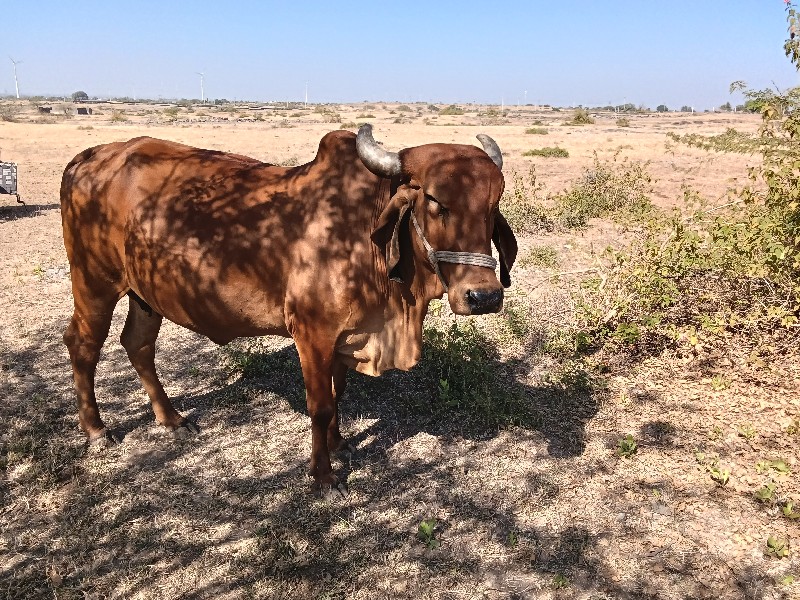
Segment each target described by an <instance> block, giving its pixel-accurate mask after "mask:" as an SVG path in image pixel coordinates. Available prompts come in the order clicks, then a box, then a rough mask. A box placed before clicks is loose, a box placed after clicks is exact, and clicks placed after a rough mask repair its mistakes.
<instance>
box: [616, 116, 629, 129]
mask: <svg viewBox="0 0 800 600" xmlns="http://www.w3.org/2000/svg"><path fill="white" fill-rule="evenodd" d="M630 126H631V121H630V119H626V118H625V117H622V118H621V119H617V127H630Z"/></svg>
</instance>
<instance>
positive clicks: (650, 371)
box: [0, 104, 800, 599]
mask: <svg viewBox="0 0 800 600" xmlns="http://www.w3.org/2000/svg"><path fill="white" fill-rule="evenodd" d="M0 108H1V107H0ZM397 109H398V106H397V105H372V106H364V105H354V106H340V107H335V108H334V109H333V110H335V111H336V112H337V113H338V114H339V117H340V118H341V121H342V122H344V123H345V124H348V125H349V124H351V123H360V122H364V121H370V122H372V123H373V124H374V125H375V136H376V138H377V139H379V140H381V141H383V142H384V143H385V145H386V147H387V148H389V149H392V150H396V149H399V148H401V147H405V146H411V145H417V144H422V143H428V142H457V143H470V144H471V143H477V142H476V140H475V135H476V134H477V133H480V132H484V133H488V134H489V135H491V136H492V137H494V139H495V140H496V141H497V142H498V143H499V145H500V146H501V148H502V149H503V152H504V155H505V164H506V166H505V171H506V172H507V173H510V172H511V171H517V172H520V173H525V172H527V171H528V169H529V168H530V166H531V165H535V167H536V172H537V174H538V177H539V180H540V181H541V182H542V183H544V184H545V186H546V189H547V190H548V191H550V192H555V191H558V190H560V189H563V188H564V187H566V186H567V185H569V183H570V182H571V181H575V180H576V179H577V178H578V177H580V176H581V174H582V173H583V171H584V169H586V168H588V167H590V166H591V164H592V160H593V156H594V155H595V154H597V156H598V157H600V158H601V159H608V158H611V157H613V156H614V154H615V153H616V152H619V153H620V156H621V157H628V158H630V159H632V160H636V161H642V162H646V163H648V167H647V169H648V171H649V172H650V173H651V175H653V177H654V182H653V195H652V197H653V200H654V202H656V203H657V204H659V205H661V206H679V205H680V203H681V199H682V196H683V189H684V186H689V187H691V188H692V189H694V190H696V191H698V192H700V193H701V194H702V195H703V196H705V197H706V198H708V199H709V200H710V201H712V202H714V203H722V202H724V199H725V196H726V193H727V191H728V190H729V189H730V188H731V187H732V186H734V185H736V183H737V181H738V182H739V183H741V182H742V181H743V180H744V179H745V177H746V168H747V166H748V164H751V163H752V162H753V160H754V159H752V158H751V157H746V156H735V155H714V154H707V153H704V152H701V151H699V150H692V149H688V148H685V147H674V145H672V146H671V145H669V144H667V137H666V133H667V132H675V133H679V134H683V133H689V132H693V133H704V134H716V133H722V132H724V131H725V130H726V129H727V128H729V127H736V128H737V129H740V130H744V131H755V130H756V128H757V127H758V124H759V121H758V117H755V116H751V115H727V114H713V115H711V114H696V115H687V114H674V113H673V114H665V115H641V116H640V115H634V116H630V117H629V119H630V121H631V126H630V127H619V126H618V125H617V124H616V118H617V117H616V116H615V115H612V114H600V115H597V117H596V124H594V125H590V126H584V127H565V126H563V125H562V123H563V122H564V121H565V120H567V119H568V118H569V117H570V114H569V113H567V112H562V113H556V112H551V111H537V110H535V109H534V108H531V107H521V108H520V107H511V109H510V114H509V115H507V116H506V117H502V118H500V117H497V116H491V115H490V116H486V115H480V114H476V113H475V112H474V110H473V111H471V110H470V109H469V107H468V109H467V114H465V115H455V116H436V115H435V113H433V112H431V111H429V110H428V109H427V107H426V106H425V105H411V111H410V112H407V111H403V110H400V111H398V110H397ZM115 110H123V111H124V115H122V114H120V113H117V116H116V119H117V120H116V121H115V120H113V118H114V114H115V113H114V112H113V111H115ZM94 112H95V114H94V115H92V116H80V117H74V118H69V119H65V118H61V117H50V116H40V115H37V114H36V113H35V110H34V107H32V106H30V105H27V104H26V105H24V106H23V107H22V110H21V112H20V113H19V114H17V115H16V116H15V119H16V120H17V121H18V122H0V157H1V158H2V159H3V160H12V161H14V162H17V163H18V164H19V191H20V194H21V195H22V197H23V200H24V201H25V202H26V205H25V206H24V207H23V206H18V205H16V204H15V202H14V199H13V198H11V197H9V196H0V418H1V419H2V421H0V450H1V452H0V469H1V470H0V474H1V475H2V479H1V480H0V596H2V597H5V598H38V597H55V598H148V599H149V598H250V597H264V598H310V597H318V598H344V597H347V598H351V597H352V598H380V597H387V598H388V597H402V598H422V597H426V598H427V597H431V598H551V597H552V598H596V599H599V598H653V599H656V598H658V599H672V598H675V599H678V598H681V599H683V598H687V599H688V598H792V597H795V598H797V597H800V591H799V590H800V587H798V584H796V583H795V584H789V583H788V580H787V581H784V582H782V580H783V579H784V578H785V577H786V576H788V575H794V576H795V577H796V578H797V579H798V580H800V558H798V550H797V545H798V544H800V531H798V527H797V521H792V520H790V519H787V518H784V517H783V516H782V515H781V514H780V508H779V506H778V505H776V504H774V503H762V502H758V501H757V500H755V499H754V497H753V492H754V491H755V490H757V489H758V488H760V487H761V486H762V485H764V484H766V483H769V482H770V481H772V482H774V483H775V484H776V489H777V492H776V494H777V495H778V497H779V498H782V499H786V498H793V499H794V500H795V503H796V504H797V505H800V494H799V493H798V481H797V471H798V469H800V465H798V464H797V458H798V450H799V449H800V438H799V437H798V435H797V434H792V433H791V427H789V426H790V425H791V423H792V419H794V418H797V417H798V415H800V409H798V403H799V402H800V389H798V387H799V386H798V377H797V374H798V373H797V365H796V364H795V363H794V362H793V361H792V360H787V361H784V362H783V363H776V364H771V365H758V366H757V367H756V366H753V365H747V364H745V363H743V362H742V359H741V357H739V356H738V355H737V354H736V352H734V351H732V352H731V355H730V358H726V359H725V360H726V361H727V362H723V363H721V364H722V365H723V366H720V363H717V364H716V365H714V366H713V367H710V368H704V367H702V366H698V365H694V364H686V363H685V362H682V361H680V360H677V359H668V358H665V357H653V358H650V359H648V360H645V361H642V362H639V363H635V364H629V365H626V366H625V367H624V368H620V369H616V370H614V371H613V372H612V373H611V374H610V375H608V376H607V377H606V378H605V379H604V380H603V382H602V384H599V385H590V386H586V385H582V384H580V382H570V381H569V380H568V379H561V380H559V381H556V382H554V381H552V379H548V377H547V372H546V371H547V368H548V365H549V363H548V362H547V360H546V358H542V357H539V356H534V355H533V353H526V351H525V349H524V348H522V349H521V350H520V349H517V350H516V359H515V360H516V361H517V362H516V363H515V364H516V366H515V373H516V378H517V383H518V384H519V385H520V386H522V388H523V389H524V390H525V393H526V394H527V398H528V399H529V402H530V407H529V409H530V413H529V415H528V416H527V417H526V418H524V419H522V420H521V421H520V423H519V424H518V425H516V426H513V427H506V428H502V429H498V428H496V427H494V428H492V427H483V428H481V427H477V428H472V429H470V430H469V431H465V430H464V429H463V428H461V427H460V426H459V422H458V414H455V415H454V416H453V418H452V419H448V418H444V419H443V418H441V415H440V414H439V413H437V412H435V411H432V410H431V409H430V408H429V407H428V403H429V402H430V400H429V399H428V398H425V396H424V394H417V393H415V390H417V389H418V388H419V386H420V377H419V375H418V374H416V372H415V371H411V372H410V373H392V374H389V375H386V376H384V377H382V378H379V379H375V380H372V379H368V378H365V377H356V376H353V377H351V379H350V387H349V388H348V396H347V399H346V401H345V403H344V405H343V411H344V414H343V431H344V433H345V434H346V435H347V436H348V437H349V438H351V440H352V441H353V443H354V445H355V446H356V447H357V452H356V453H355V455H354V456H352V457H350V458H349V459H345V460H343V461H340V462H338V463H337V464H336V465H335V468H336V469H338V470H339V472H340V473H344V474H345V475H346V476H347V483H348V487H349V489H350V494H349V495H348V497H347V498H346V499H345V500H339V501H329V500H326V499H320V498H316V497H315V496H314V495H313V494H312V493H311V491H310V482H309V480H308V479H307V477H306V475H305V469H306V465H307V460H308V457H309V454H310V429H309V423H308V419H307V416H306V415H305V413H304V411H305V407H304V399H303V387H302V377H301V374H300V371H299V367H298V366H297V358H296V353H294V351H293V348H292V346H291V345H290V344H287V342H285V341H283V340H273V339H265V340H258V341H256V342H252V343H248V344H247V345H245V346H241V347H246V348H248V349H250V350H251V351H252V352H257V353H259V357H260V360H262V361H264V363H265V365H266V366H265V368H264V369H263V370H262V371H261V372H260V374H259V375H258V376H256V377H254V378H250V379H247V378H242V379H239V378H236V377H232V376H231V370H230V368H229V367H227V366H226V365H227V364H228V363H229V362H230V356H231V354H230V352H229V351H226V350H222V349H219V348H217V347H216V346H214V345H213V344H211V343H210V342H208V341H207V340H205V339H202V338H200V337H198V336H196V335H194V334H192V333H191V332H188V331H186V330H182V329H180V328H178V327H176V326H173V325H171V324H169V323H165V325H164V327H163V328H162V333H161V336H160V338H159V352H160V358H159V359H158V361H157V364H158V366H159V369H160V372H161V374H162V378H163V381H164V383H165V387H166V388H167V392H168V393H169V394H170V395H171V396H172V397H174V398H175V404H176V406H177V407H178V409H179V410H181V411H183V412H184V414H191V415H192V417H193V418H194V419H196V420H197V421H198V422H199V424H200V426H201V427H202V432H201V433H200V435H198V436H196V437H193V438H191V439H187V440H173V439H172V437H171V436H169V435H168V434H165V433H164V432H162V431H161V430H160V428H158V427H157V426H155V425H154V424H153V420H152V415H151V413H150V409H149V405H148V403H147V398H146V395H145V394H144V392H143V390H142V389H141V387H140V385H139V383H138V380H137V379H136V376H135V373H134V371H133V369H132V368H131V367H130V365H129V364H128V362H127V359H126V358H125V354H124V351H123V350H122V348H121V347H120V346H119V343H118V341H117V340H118V338H119V334H120V331H121V326H122V322H123V320H124V316H125V311H126V308H125V306H124V305H125V303H120V306H119V307H118V310H117V313H116V315H115V320H114V324H113V326H112V331H111V334H110V336H109V341H108V342H107V344H106V347H105V350H104V356H103V358H102V360H101V363H100V366H99V370H98V388H97V389H98V398H99V399H100V406H101V410H102V411H103V415H104V417H105V419H106V421H107V422H108V423H109V424H110V425H112V426H113V427H115V428H116V429H118V430H119V431H121V432H122V433H123V434H124V439H123V441H122V443H121V444H119V445H117V446H115V447H112V448H108V449H106V450H103V451H95V450H89V449H87V448H86V447H85V444H84V440H83V437H82V434H81V433H80V432H79V431H78V428H77V415H76V410H75V409H74V399H73V394H72V388H71V370H70V367H69V361H68V357H67V354H66V350H65V348H64V346H63V344H62V342H61V335H62V332H63V330H64V328H65V326H66V323H67V320H68V318H69V316H70V314H71V310H72V307H71V292H70V283H69V266H68V263H67V260H66V256H65V253H64V248H63V244H62V237H61V224H60V211H59V208H58V187H59V184H60V177H61V172H62V170H63V167H64V165H66V163H67V162H68V161H69V160H70V159H71V158H72V157H73V156H74V155H75V154H76V153H77V152H79V151H81V150H83V149H84V148H86V147H88V146H92V145H96V144H100V143H105V142H110V141H116V140H125V139H128V138H131V137H134V136H138V135H149V136H154V137H160V138H165V139H171V140H175V141H179V142H184V143H187V144H192V145H197V146H202V147H206V148H213V149H219V150H225V151H234V152H237V153H241V154H247V155H251V156H253V157H256V158H258V159H261V160H265V161H270V162H275V163H281V164H300V163H303V162H306V161H308V160H310V159H311V158H313V156H314V153H315V151H316V146H317V143H318V141H319V139H320V138H321V137H322V135H323V134H324V133H325V132H327V131H330V130H331V129H335V128H338V127H339V124H338V123H326V122H324V121H325V120H330V118H329V117H330V115H326V114H324V113H321V112H316V111H314V110H312V109H311V108H309V109H308V110H303V109H293V110H292V109H290V110H285V111H260V112H259V111H253V110H250V109H247V108H244V107H240V108H238V109H237V110H236V111H234V112H220V111H215V110H212V109H205V110H204V109H201V108H200V107H196V108H195V109H194V111H193V112H192V113H188V112H186V111H185V110H182V111H181V112H180V113H179V114H178V115H177V119H176V121H175V122H174V123H168V122H166V120H167V119H166V118H165V116H164V113H163V107H158V108H153V107H148V106H144V105H136V106H108V105H100V106H96V107H95V111H94ZM418 113H419V114H418ZM292 115H296V116H292ZM362 115H373V116H372V117H363V116H362ZM256 118H261V119H263V120H254V119H256ZM398 118H399V119H401V120H402V122H400V123H396V122H395V121H396V120H397V119H398ZM119 119H129V121H121V120H119ZM498 120H501V121H503V122H502V123H501V124H498ZM537 121H541V122H542V125H540V126H544V127H546V128H547V129H548V132H549V133H548V134H547V135H530V134H526V133H525V130H526V128H528V127H531V126H533V124H534V123H535V122H537ZM542 146H560V147H562V148H565V149H567V150H568V151H569V154H570V156H569V158H566V159H554V158H527V157H523V156H522V153H523V152H524V151H525V150H529V149H532V148H538V147H542ZM623 236H624V233H623V232H621V231H620V228H619V227H618V226H615V225H611V224H607V223H606V224H604V223H596V224H593V226H592V227H591V228H590V229H588V230H586V231H584V232H579V233H572V234H559V235H555V236H552V237H548V236H544V235H541V236H526V237H524V238H522V237H521V238H520V244H521V246H522V248H523V253H524V251H525V249H526V248H528V247H530V246H532V245H541V244H549V245H553V246H554V247H555V248H556V250H557V254H558V260H559V266H558V269H561V270H564V271H569V270H571V269H573V268H579V267H581V266H582V265H585V264H586V263H587V261H589V260H591V252H592V251H593V250H595V249H596V248H598V247H604V246H605V245H607V244H609V243H615V241H617V242H618V241H619V240H620V239H621V238H622V237H623ZM550 274H551V273H548V272H547V271H546V270H543V269H541V268H534V267H530V268H527V269H526V268H520V269H516V274H515V281H516V283H515V287H514V288H512V290H511V292H510V293H511V296H512V297H513V296H514V294H517V295H529V296H530V297H531V298H533V299H535V300H536V301H537V302H538V303H539V305H540V309H539V312H538V313H537V314H538V315H539V316H540V317H541V318H542V320H543V321H547V320H550V321H552V320H557V319H558V318H559V310H563V302H562V301H563V299H564V291H563V290H560V289H559V288H558V286H557V285H554V284H552V283H544V284H542V282H548V277H549V275H550ZM533 289H535V290H536V291H535V293H533V292H532V291H531V290H533ZM490 318H495V319H499V318H500V317H486V319H490ZM511 353H512V354H513V352H511ZM726 365H727V366H726ZM500 366H505V365H500V363H498V368H499V367H500ZM715 377H716V379H715ZM720 377H722V378H723V380H724V381H725V385H724V386H721V385H718V382H719V381H720ZM715 382H716V383H715ZM787 427H788V430H787ZM743 431H744V432H746V435H745V434H743V433H742V432H743ZM751 431H752V433H751ZM627 433H631V434H633V435H634V436H635V437H636V439H637V440H638V442H639V451H638V452H637V453H636V454H635V455H634V457H633V458H631V459H627V460H626V459H620V458H619V457H617V456H616V455H615V454H614V448H615V446H616V443H617V440H618V439H619V438H620V437H621V436H623V435H625V434H627ZM776 459H784V460H785V461H786V462H787V465H788V466H789V470H788V472H786V473H783V472H778V471H777V470H775V469H771V468H770V467H769V466H767V467H764V464H763V463H762V464H761V465H758V463H759V461H764V460H776ZM716 464H718V465H719V466H720V467H724V468H728V469H730V472H731V480H730V482H729V483H728V485H727V486H725V487H722V486H720V485H718V484H716V483H714V481H712V479H711V478H710V477H709V472H708V467H709V466H713V465H716ZM426 519H435V522H436V525H435V530H434V539H435V541H433V542H431V543H425V541H424V540H422V539H420V537H419V536H418V526H419V524H420V523H421V522H422V521H423V520H426ZM770 535H777V536H781V537H782V538H788V539H789V540H790V545H791V549H790V554H789V557H788V558H784V559H782V560H778V559H776V558H772V557H768V556H765V548H766V540H767V538H768V537H769V536H770Z"/></svg>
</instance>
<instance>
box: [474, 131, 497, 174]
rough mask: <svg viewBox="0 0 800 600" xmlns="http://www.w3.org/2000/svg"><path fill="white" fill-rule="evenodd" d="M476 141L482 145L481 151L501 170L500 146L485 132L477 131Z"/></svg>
mask: <svg viewBox="0 0 800 600" xmlns="http://www.w3.org/2000/svg"><path fill="white" fill-rule="evenodd" d="M477 138H478V141H479V142H480V143H481V146H483V151H484V152H486V154H488V155H489V158H491V159H492V162H494V164H496V165H497V168H498V169H500V170H501V171H502V170H503V153H502V152H500V146H498V145H497V142H495V141H494V140H493V139H492V138H490V137H489V136H488V135H486V134H485V133H479V134H478V135H477Z"/></svg>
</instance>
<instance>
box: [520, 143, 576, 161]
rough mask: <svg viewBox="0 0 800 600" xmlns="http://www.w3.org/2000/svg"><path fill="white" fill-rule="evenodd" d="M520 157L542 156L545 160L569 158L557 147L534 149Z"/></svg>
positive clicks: (566, 153) (567, 153) (565, 151)
mask: <svg viewBox="0 0 800 600" xmlns="http://www.w3.org/2000/svg"><path fill="white" fill-rule="evenodd" d="M522 156H544V157H546V158H569V152H568V151H567V150H565V149H564V148H559V147H558V146H546V147H544V148H535V149H533V150H526V151H525V152H523V153H522Z"/></svg>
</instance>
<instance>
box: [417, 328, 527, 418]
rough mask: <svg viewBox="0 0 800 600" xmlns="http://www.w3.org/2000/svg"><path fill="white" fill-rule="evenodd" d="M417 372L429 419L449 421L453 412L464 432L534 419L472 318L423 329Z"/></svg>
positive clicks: (492, 345)
mask: <svg viewBox="0 0 800 600" xmlns="http://www.w3.org/2000/svg"><path fill="white" fill-rule="evenodd" d="M448 323H449V326H448V325H447V324H448ZM418 368H419V369H420V371H421V372H422V374H423V381H424V383H425V385H427V387H428V389H429V393H430V395H431V398H432V399H433V400H432V401H431V403H430V405H429V406H430V410H431V411H432V412H433V414H434V417H436V416H438V415H442V416H444V415H447V418H448V419H453V418H454V417H453V413H454V412H456V413H457V414H458V418H459V419H462V420H461V421H460V422H462V423H463V424H464V426H465V427H466V428H468V429H469V428H471V427H473V426H480V427H486V426H492V427H507V426H511V425H515V424H522V423H530V422H531V421H532V420H535V419H536V417H535V415H532V414H531V403H530V400H529V398H528V397H527V395H526V394H525V392H524V390H523V389H521V388H520V387H519V385H518V384H516V382H515V381H514V379H513V377H512V374H511V373H510V372H509V371H508V370H507V368H505V367H504V366H503V363H502V362H501V361H500V360H499V354H498V350H497V346H496V344H495V343H494V342H493V341H492V340H491V339H490V337H489V336H487V335H486V334H485V333H484V332H482V331H481V330H480V329H478V327H477V326H476V324H475V322H474V320H472V319H463V320H458V321H455V322H453V321H449V320H447V321H446V322H445V321H444V320H442V321H441V322H438V321H437V322H435V323H434V324H433V325H432V326H428V327H426V329H425V332H424V347H423V359H422V361H421V362H420V365H419V367H418Z"/></svg>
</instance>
